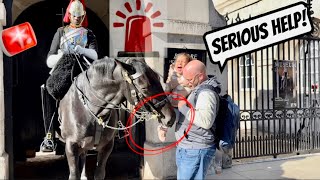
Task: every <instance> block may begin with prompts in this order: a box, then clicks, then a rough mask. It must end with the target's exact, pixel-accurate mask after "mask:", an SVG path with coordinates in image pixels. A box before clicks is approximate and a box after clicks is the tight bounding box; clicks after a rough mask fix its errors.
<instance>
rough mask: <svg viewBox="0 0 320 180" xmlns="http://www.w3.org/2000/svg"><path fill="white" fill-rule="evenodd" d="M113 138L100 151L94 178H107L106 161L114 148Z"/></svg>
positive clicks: (98, 179)
mask: <svg viewBox="0 0 320 180" xmlns="http://www.w3.org/2000/svg"><path fill="white" fill-rule="evenodd" d="M113 140H114V139H112V140H110V142H109V143H108V144H107V145H106V146H105V147H103V148H102V149H101V150H100V151H99V152H98V157H97V167H96V170H95V173H94V179H96V180H101V179H104V178H105V175H106V163H107V160H108V157H109V155H110V154H111V151H112V149H113V144H114V141H113Z"/></svg>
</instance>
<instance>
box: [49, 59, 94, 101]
mask: <svg viewBox="0 0 320 180" xmlns="http://www.w3.org/2000/svg"><path fill="white" fill-rule="evenodd" d="M77 58H78V59H79V62H80V64H81V66H82V67H84V69H85V70H86V69H88V65H87V64H85V61H84V60H83V57H82V56H79V55H76V54H64V55H63V56H62V58H61V59H60V60H59V61H58V63H57V64H56V66H55V67H54V70H53V71H52V73H51V75H50V76H49V78H48V79H47V81H46V88H47V90H48V92H49V94H50V95H51V96H52V97H53V98H54V99H55V100H61V99H62V98H63V97H64V95H65V94H66V93H67V92H68V90H69V88H70V86H71V85H72V82H73V78H74V77H76V76H78V75H79V74H80V73H81V72H82V71H81V68H80V65H79V63H77Z"/></svg>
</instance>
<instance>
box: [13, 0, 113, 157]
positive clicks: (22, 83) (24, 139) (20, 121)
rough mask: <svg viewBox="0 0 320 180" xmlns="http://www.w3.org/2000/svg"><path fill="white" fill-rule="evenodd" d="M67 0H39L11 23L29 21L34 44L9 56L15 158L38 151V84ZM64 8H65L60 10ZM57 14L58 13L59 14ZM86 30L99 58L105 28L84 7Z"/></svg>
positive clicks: (103, 52) (105, 51)
mask: <svg viewBox="0 0 320 180" xmlns="http://www.w3.org/2000/svg"><path fill="white" fill-rule="evenodd" d="M68 3H69V1H62V0H61V1H43V2H39V3H36V4H33V5H31V6H30V7H28V8H27V9H26V10H25V11H23V12H22V13H21V14H20V15H19V17H18V18H17V19H16V21H15V22H14V25H17V24H20V23H23V22H29V23H30V24H31V25H32V27H33V29H34V31H35V34H36V37H37V41H38V44H37V46H36V47H34V48H31V49H29V50H27V51H25V52H23V53H21V54H18V55H16V56H14V57H13V58H12V61H13V74H14V75H13V81H14V82H13V132H14V133H13V134H14V137H13V138H14V154H15V159H16V160H23V159H25V155H26V150H31V151H32V150H38V149H39V145H40V144H41V142H42V140H43V137H44V128H43V120H42V110H41V93H40V86H41V85H42V84H44V83H45V81H46V79H47V78H48V76H49V71H50V69H49V68H48V67H47V65H46V58H47V53H48V51H49V48H50V45H51V41H52V38H53V36H54V34H55V32H56V30H57V28H59V27H61V26H62V15H61V14H62V8H65V7H67V6H68ZM64 11H65V10H64ZM59 14H60V15H59ZM87 15H88V21H89V27H88V28H89V29H91V30H92V31H93V32H94V34H95V35H96V37H97V41H98V51H99V52H98V55H99V58H101V57H103V56H107V55H108V54H109V52H108V51H109V47H108V42H109V31H108V29H107V27H106V26H105V25H104V23H103V22H102V21H101V20H100V19H99V17H98V16H97V15H96V14H95V13H94V12H92V11H91V10H89V9H87Z"/></svg>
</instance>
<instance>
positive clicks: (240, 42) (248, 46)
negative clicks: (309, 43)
mask: <svg viewBox="0 0 320 180" xmlns="http://www.w3.org/2000/svg"><path fill="white" fill-rule="evenodd" d="M278 25H280V26H278ZM277 27H279V28H277ZM274 29H275V31H274ZM311 31H312V25H311V17H310V15H309V14H308V10H307V4H306V3H303V2H299V3H295V4H292V5H290V6H286V7H283V8H280V9H277V10H275V11H272V12H269V13H266V14H262V15H259V16H257V17H254V18H252V19H249V20H246V21H243V22H240V23H237V24H233V25H231V26H226V27H224V28H223V29H218V30H213V31H210V32H206V33H205V34H204V36H203V38H204V41H205V45H206V47H207V51H208V52H209V56H210V60H211V62H212V63H219V65H220V69H221V68H223V67H224V65H225V63H226V60H227V59H229V58H231V57H235V56H237V55H241V54H244V53H248V52H251V51H253V50H257V49H260V48H262V47H266V46H269V45H272V44H276V43H279V42H281V41H284V40H287V39H290V38H293V37H296V36H299V35H302V34H306V33H309V32H311ZM248 34H254V36H253V35H251V36H249V35H248Z"/></svg>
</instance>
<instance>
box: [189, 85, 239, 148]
mask: <svg viewBox="0 0 320 180" xmlns="http://www.w3.org/2000/svg"><path fill="white" fill-rule="evenodd" d="M205 89H208V90H211V91H213V92H214V93H216V95H217V97H219V103H218V104H219V108H218V113H217V116H216V119H215V121H214V124H213V126H212V128H211V130H212V132H213V134H214V135H215V143H216V147H217V148H219V142H220V140H222V142H221V143H222V146H223V149H224V151H226V150H230V149H232V148H233V147H234V144H235V138H236V132H237V130H238V129H239V125H240V110H239V107H238V105H237V104H235V103H234V102H233V101H232V99H231V97H230V95H228V94H226V95H224V96H220V95H219V94H218V93H217V92H220V91H219V90H218V89H217V88H215V87H213V86H211V85H209V84H202V85H200V87H199V88H198V89H197V90H196V91H195V103H196V102H197V98H198V95H199V94H200V92H201V91H202V90H205ZM213 111H215V110H213Z"/></svg>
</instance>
